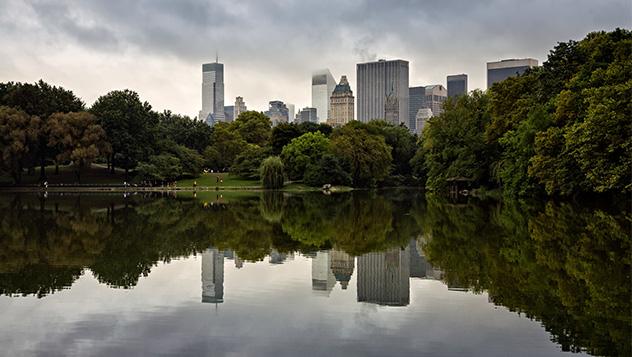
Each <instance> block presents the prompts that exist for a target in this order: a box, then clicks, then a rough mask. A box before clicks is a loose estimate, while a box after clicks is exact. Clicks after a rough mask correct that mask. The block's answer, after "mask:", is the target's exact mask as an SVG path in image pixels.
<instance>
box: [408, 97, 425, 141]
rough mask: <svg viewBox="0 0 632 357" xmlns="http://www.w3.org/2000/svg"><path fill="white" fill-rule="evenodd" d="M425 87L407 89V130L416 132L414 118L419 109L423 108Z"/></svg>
mask: <svg viewBox="0 0 632 357" xmlns="http://www.w3.org/2000/svg"><path fill="white" fill-rule="evenodd" d="M425 89H426V87H410V88H408V98H409V99H408V108H409V109H408V121H409V124H408V129H410V130H411V131H414V132H416V131H417V126H416V125H417V124H416V120H415V119H416V117H417V112H418V111H419V109H421V108H423V105H424V97H425V95H426V91H425Z"/></svg>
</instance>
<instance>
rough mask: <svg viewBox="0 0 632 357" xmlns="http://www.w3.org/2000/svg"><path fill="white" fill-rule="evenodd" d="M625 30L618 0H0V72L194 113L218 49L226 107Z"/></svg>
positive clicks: (543, 49)
mask: <svg viewBox="0 0 632 357" xmlns="http://www.w3.org/2000/svg"><path fill="white" fill-rule="evenodd" d="M616 27H624V28H630V27H632V1H630V0H599V1H596V0H548V1H547V0H528V1H527V0H521V1H509V0H478V1H471V0H462V1H456V0H433V1H422V0H418V1H414V0H388V1H386V0H345V1H340V0H317V1H306V0H275V1H264V0H249V1H237V0H213V1H201V0H200V1H195V0H178V1H175V0H174V1H161V0H144V1H143V0H141V1H127V0H104V1H64V0H53V1H23V0H15V1H14V0H0V81H1V82H5V81H21V82H33V81H36V80H38V79H40V78H41V79H44V80H45V81H47V82H49V83H52V84H57V85H61V86H63V87H65V88H68V89H71V90H73V91H74V92H75V94H76V95H78V96H79V97H81V98H82V99H83V100H84V101H85V102H86V103H87V104H88V105H91V104H92V103H93V102H94V100H95V99H96V98H98V96H100V95H102V94H105V93H107V92H108V91H110V90H114V89H124V88H129V89H133V90H135V91H137V92H138V93H139V94H140V96H141V98H142V99H143V100H147V101H149V102H150V103H151V104H152V105H153V107H154V108H156V109H158V110H162V109H171V110H172V111H174V112H177V113H182V114H187V115H191V116H193V115H197V112H198V110H199V109H200V107H201V98H200V97H201V94H200V92H201V80H202V78H201V77H202V73H201V64H202V63H203V62H212V61H214V60H215V53H216V52H218V53H219V57H220V62H222V63H224V68H225V98H226V103H225V104H226V105H231V104H232V103H233V102H234V98H235V96H238V95H239V96H243V97H244V100H245V101H246V104H247V105H248V107H249V109H255V110H264V109H266V108H267V102H268V101H270V100H274V99H279V100H283V101H285V102H287V103H293V104H295V105H296V108H297V109H298V108H299V107H304V106H308V105H310V102H311V89H310V84H311V82H310V81H311V73H312V71H314V70H316V69H319V68H325V67H326V68H329V69H330V70H331V72H332V74H333V75H334V77H335V78H336V80H337V81H338V80H339V79H340V76H341V75H343V74H346V75H347V76H348V78H349V79H350V81H351V86H352V89H353V91H354V92H355V90H356V87H355V65H356V63H358V62H363V61H367V60H372V59H377V58H386V59H396V58H400V59H405V60H408V61H409V62H410V84H411V86H413V85H427V84H444V85H445V76H446V75H448V74H456V73H467V74H468V75H469V81H470V89H474V88H485V83H486V82H485V62H487V61H494V60H498V59H502V58H521V57H533V58H536V59H538V60H539V61H540V62H542V61H544V60H545V59H546V56H547V54H548V51H549V50H550V49H551V48H552V47H553V46H554V45H555V44H556V43H557V42H560V41H568V40H570V39H576V40H578V39H581V38H583V37H584V36H585V35H586V34H587V33H588V32H590V31H595V30H612V29H614V28H616Z"/></svg>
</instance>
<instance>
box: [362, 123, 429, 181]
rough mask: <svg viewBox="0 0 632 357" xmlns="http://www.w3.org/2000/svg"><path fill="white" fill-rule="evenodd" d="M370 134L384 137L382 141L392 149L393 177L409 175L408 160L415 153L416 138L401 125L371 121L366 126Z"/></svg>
mask: <svg viewBox="0 0 632 357" xmlns="http://www.w3.org/2000/svg"><path fill="white" fill-rule="evenodd" d="M367 130H368V131H369V132H370V133H371V134H377V135H381V136H382V137H384V141H385V142H386V144H387V145H388V146H390V147H391V148H392V151H391V155H392V156H393V169H392V174H393V175H410V174H411V167H410V160H411V159H412V158H413V156H415V152H416V151H417V136H416V135H415V134H413V133H411V131H410V130H408V128H406V127H405V126H403V125H397V126H396V125H393V124H391V123H388V122H386V121H383V120H372V121H370V122H369V123H368V124H367Z"/></svg>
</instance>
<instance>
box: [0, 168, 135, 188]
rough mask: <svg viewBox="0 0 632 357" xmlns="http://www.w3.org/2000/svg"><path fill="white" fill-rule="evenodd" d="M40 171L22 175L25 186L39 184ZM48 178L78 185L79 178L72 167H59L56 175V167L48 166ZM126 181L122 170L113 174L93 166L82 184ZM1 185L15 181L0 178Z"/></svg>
mask: <svg viewBox="0 0 632 357" xmlns="http://www.w3.org/2000/svg"><path fill="white" fill-rule="evenodd" d="M39 177H40V169H39V167H37V168H36V169H35V173H34V174H32V175H27V174H26V173H25V174H23V175H22V183H21V184H23V185H31V184H39ZM46 177H47V180H48V183H49V184H51V185H54V184H76V183H77V178H76V177H75V172H74V170H73V168H72V167H71V166H59V174H57V175H56V174H55V166H46ZM124 181H125V172H124V171H122V170H116V172H115V173H114V174H111V173H110V172H109V171H108V169H107V167H105V166H99V165H92V167H90V168H86V169H84V170H83V171H82V173H81V184H121V185H122V184H123V182H124ZM0 183H2V184H12V183H13V179H12V178H11V177H10V176H0Z"/></svg>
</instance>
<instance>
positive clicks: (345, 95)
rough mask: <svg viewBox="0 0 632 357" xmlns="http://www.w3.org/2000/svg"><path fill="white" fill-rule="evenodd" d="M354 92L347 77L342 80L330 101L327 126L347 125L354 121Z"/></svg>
mask: <svg viewBox="0 0 632 357" xmlns="http://www.w3.org/2000/svg"><path fill="white" fill-rule="evenodd" d="M353 104H354V98H353V92H352V91H351V86H350V85H349V81H347V76H342V77H341V78H340V83H339V84H337V85H336V87H335V88H334V91H333V93H331V97H330V100H329V115H328V119H327V124H329V125H331V126H340V125H345V124H347V123H348V122H350V121H351V120H353Z"/></svg>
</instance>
